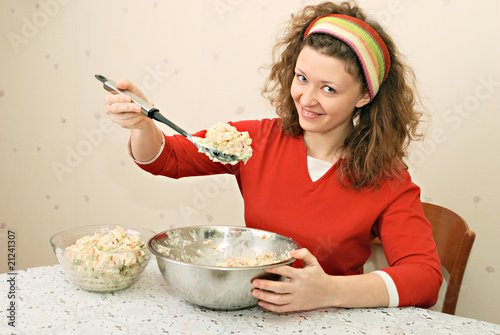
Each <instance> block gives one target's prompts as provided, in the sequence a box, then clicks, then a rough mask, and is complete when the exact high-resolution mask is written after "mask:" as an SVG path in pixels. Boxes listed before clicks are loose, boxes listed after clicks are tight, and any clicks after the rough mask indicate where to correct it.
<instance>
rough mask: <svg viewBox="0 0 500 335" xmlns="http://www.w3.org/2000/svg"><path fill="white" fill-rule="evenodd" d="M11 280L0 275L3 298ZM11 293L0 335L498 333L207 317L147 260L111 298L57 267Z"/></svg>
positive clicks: (462, 324) (379, 318)
mask: <svg viewBox="0 0 500 335" xmlns="http://www.w3.org/2000/svg"><path fill="white" fill-rule="evenodd" d="M11 277H12V275H9V274H8V273H4V274H0V292H1V295H2V297H5V296H8V295H9V291H10V290H11V286H10V283H13V282H12V281H10V282H9V279H10V278H11ZM12 292H13V294H14V296H11V297H9V299H4V298H2V299H1V301H2V307H1V308H0V320H1V321H0V333H1V334H92V335H97V334H176V335H177V334H426V335H431V334H467V335H471V334H500V325H495V324H491V323H487V322H482V321H478V320H474V319H468V318H463V317H458V316H451V315H447V314H442V313H439V312H434V311H429V310H425V309H419V308H383V309H337V308H329V309H321V310H315V311H308V312H298V313H287V314H276V313H272V312H268V311H265V310H263V309H261V308H260V307H257V306H256V307H251V308H247V309H243V310H238V311H213V310H209V309H204V308H201V307H198V306H194V305H192V304H190V303H187V302H185V301H183V300H182V299H181V298H179V297H178V296H176V294H174V293H173V292H172V291H171V290H170V289H169V287H168V286H167V285H166V283H165V282H164V281H163V278H162V276H161V274H160V272H159V270H158V267H157V265H156V262H154V261H153V262H151V263H150V264H149V265H148V267H147V268H146V270H145V272H144V273H143V274H142V275H141V278H140V279H139V281H138V282H137V283H136V284H134V285H133V286H131V287H130V288H128V289H126V290H123V291H118V292H114V293H91V292H86V291H84V290H81V289H80V288H78V287H76V286H74V285H73V283H72V282H71V281H70V280H69V279H68V278H67V276H66V275H65V273H64V270H63V268H62V267H61V266H59V265H54V266H44V267H37V268H32V269H28V270H24V271H18V272H16V274H15V290H12ZM12 301H13V302H14V307H15V312H14V313H12V308H11V310H10V311H9V308H10V303H11V302H12ZM9 315H14V316H15V317H14V318H11V319H14V320H15V322H14V325H15V327H12V324H11V325H9Z"/></svg>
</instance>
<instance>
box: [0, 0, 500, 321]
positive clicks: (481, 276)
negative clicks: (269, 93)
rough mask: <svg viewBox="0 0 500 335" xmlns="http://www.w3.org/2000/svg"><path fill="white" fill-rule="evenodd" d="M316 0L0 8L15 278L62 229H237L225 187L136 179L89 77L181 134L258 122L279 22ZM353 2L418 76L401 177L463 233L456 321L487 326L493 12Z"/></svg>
mask: <svg viewBox="0 0 500 335" xmlns="http://www.w3.org/2000/svg"><path fill="white" fill-rule="evenodd" d="M316 2H318V1H305V0H267V1H266V0H252V1H250V0H183V1H171V0H164V1H162V0H144V1H140V2H139V1H131V0H120V1H119V0H106V1H97V0H88V1H83V0H23V1H18V0H2V2H1V3H0V9H1V11H0V15H1V19H0V60H1V61H0V70H1V75H0V159H1V165H0V171H1V173H0V186H1V187H0V246H1V248H2V249H6V245H7V231H9V230H11V231H15V232H16V256H17V258H16V267H17V268H18V269H23V268H27V267H35V266H42V265H47V264H54V263H56V259H55V257H54V255H53V252H52V250H51V248H50V244H49V238H50V236H51V235H53V234H54V233H56V232H58V231H60V230H63V229H67V228H70V227H74V226H81V225H90V224H132V225H141V226H144V227H147V228H150V229H153V230H155V231H161V230H165V229H169V228H173V227H178V226H185V225H197V224H234V225H243V224H244V222H243V214H242V212H243V206H242V201H241V198H240V195H239V191H238V189H237V186H236V183H235V181H234V180H233V179H232V178H231V177H229V176H217V177H203V178H198V179H194V178H190V179H185V180H179V181H174V180H168V179H166V178H160V177H154V176H151V175H149V174H146V173H144V172H142V171H141V170H140V169H139V168H137V167H136V166H135V164H134V163H133V162H132V160H131V159H130V158H129V156H128V154H127V150H126V144H127V140H128V132H127V131H126V130H123V129H121V128H119V127H118V126H116V125H114V124H113V123H111V122H110V120H109V119H108V118H107V116H106V114H105V113H104V102H103V98H104V95H105V92H104V90H103V89H102V87H101V85H100V83H99V82H98V81H96V80H95V78H94V75H95V74H102V75H104V76H107V77H109V78H111V79H114V80H120V79H124V78H128V79H130V80H132V81H133V82H135V83H136V84H138V85H139V86H140V87H141V88H142V90H143V91H144V92H145V93H146V94H147V96H148V98H149V100H150V101H153V102H154V103H155V105H156V106H157V107H158V108H159V109H160V110H161V111H162V113H163V114H164V115H165V116H167V117H169V118H171V119H172V120H173V121H174V122H176V123H178V124H179V125H180V126H182V127H183V128H185V129H187V130H189V131H193V132H194V131H197V130H200V129H203V128H206V127H209V126H211V125H213V124H215V123H217V122H219V121H220V122H226V121H229V120H241V119H255V118H263V117H273V116H274V112H273V110H272V109H271V107H270V106H269V104H268V103H267V101H265V100H264V99H263V98H262V97H261V96H260V88H261V87H262V84H263V81H264V78H265V75H266V72H265V69H263V68H262V66H263V65H266V64H268V63H269V62H270V61H271V46H272V44H273V42H274V38H275V36H276V34H277V32H278V31H279V28H280V27H281V23H283V22H284V21H286V20H287V19H288V18H289V17H290V14H291V13H293V12H295V11H296V10H298V9H299V8H301V7H302V6H303V5H306V4H310V3H316ZM359 4H360V5H361V6H363V7H364V8H366V10H367V11H368V12H369V13H370V14H371V15H373V16H376V17H377V18H378V19H379V20H380V21H381V22H382V23H383V24H384V25H385V26H387V27H388V29H389V31H390V32H391V33H392V35H393V37H394V39H395V40H396V42H397V43H398V45H399V47H400V49H401V51H402V52H403V53H404V54H406V56H407V59H408V61H409V62H410V64H412V66H413V67H414V69H415V71H416V73H417V76H418V78H419V84H420V87H421V90H422V93H423V96H424V102H425V110H426V112H427V114H428V117H427V119H426V120H427V122H426V123H425V124H424V125H423V126H424V129H425V131H426V138H425V141H423V142H420V143H416V144H414V145H412V147H411V156H410V158H409V165H410V169H411V173H412V176H413V178H414V180H415V182H416V183H417V184H419V186H421V188H422V197H423V200H424V201H428V202H433V203H436V204H440V205H442V206H446V207H448V208H450V209H452V210H454V211H456V212H458V213H459V214H460V215H462V216H463V217H464V218H465V219H466V220H467V221H468V222H469V225H470V227H471V229H472V230H474V231H475V232H476V233H477V239H476V244H475V245H474V248H473V251H472V254H471V258H470V261H469V265H468V268H467V271H466V274H465V279H464V283H463V290H462V293H461V296H460V301H459V305H458V310H457V314H459V315H463V316H468V317H474V318H479V319H482V320H486V321H491V322H495V323H500V318H499V316H498V301H499V300H500V293H499V292H500V280H499V279H498V276H499V272H500V260H499V257H498V254H499V253H500V247H499V244H498V237H499V236H500V226H499V225H498V224H497V221H498V217H499V206H498V198H499V197H498V196H499V192H498V189H500V179H499V177H498V174H497V172H498V171H499V168H500V158H499V156H498V152H500V134H499V132H498V131H497V127H498V125H499V124H500V117H499V113H498V112H499V111H498V106H499V105H500V94H499V92H500V56H499V55H500V44H499V43H498V31H500V19H499V18H500V17H499V13H500V9H499V6H500V4H499V1H498V0H483V1H477V2H474V4H472V2H469V1H465V0H440V1H436V0H433V1H431V0H420V1H409V0H371V1H369V0H362V1H361V0H360V1H359ZM162 129H163V130H164V131H165V133H167V134H169V133H172V132H171V131H170V130H169V129H168V128H165V127H162ZM1 254H2V255H4V250H2V251H1ZM0 271H1V272H6V271H7V260H6V259H4V260H1V261H0Z"/></svg>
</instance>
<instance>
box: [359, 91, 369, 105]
mask: <svg viewBox="0 0 500 335" xmlns="http://www.w3.org/2000/svg"><path fill="white" fill-rule="evenodd" d="M369 102H370V92H368V91H365V92H364V93H363V95H362V96H361V98H360V99H359V100H358V102H357V103H356V108H361V107H363V106H364V105H366V104H367V103H369Z"/></svg>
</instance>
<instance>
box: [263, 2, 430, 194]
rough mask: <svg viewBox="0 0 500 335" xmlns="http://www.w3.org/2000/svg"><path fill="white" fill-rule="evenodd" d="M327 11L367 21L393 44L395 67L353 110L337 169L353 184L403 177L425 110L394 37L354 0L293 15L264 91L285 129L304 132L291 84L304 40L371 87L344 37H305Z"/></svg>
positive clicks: (296, 133)
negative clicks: (364, 102) (368, 99)
mask: <svg viewBox="0 0 500 335" xmlns="http://www.w3.org/2000/svg"><path fill="white" fill-rule="evenodd" d="M327 14H343V15H349V16H352V17H355V18H357V19H359V20H362V21H364V22H366V23H367V24H368V25H370V26H371V27H372V28H373V29H375V31H376V32H377V33H378V34H379V36H380V37H381V38H382V40H383V41H384V43H385V44H386V46H387V49H388V50H389V54H390V58H391V67H390V70H389V73H388V75H387V78H386V80H385V82H384V83H383V84H382V85H381V86H380V89H379V92H378V93H377V95H376V96H375V98H374V99H373V101H371V102H370V103H368V104H367V105H365V106H363V107H361V108H358V109H356V110H355V111H354V113H353V116H352V122H353V126H354V127H353V130H352V132H351V133H350V134H349V135H348V136H347V138H346V139H345V142H344V145H343V146H342V147H341V148H339V150H341V155H342V159H341V160H340V161H339V169H338V170H337V171H338V172H339V173H338V178H339V180H340V181H341V182H342V183H343V184H344V185H346V186H349V187H352V188H354V189H355V190H360V189H363V188H371V187H377V186H378V185H379V184H380V181H381V178H383V177H387V178H393V177H399V176H400V172H401V170H402V169H407V165H406V164H405V163H404V161H403V160H404V158H405V157H406V150H407V148H408V145H409V143H410V141H411V140H416V139H419V138H420V137H421V134H419V132H418V129H417V127H418V123H419V121H420V118H421V116H422V113H420V112H419V111H418V110H417V106H418V104H419V102H420V100H419V97H418V94H417V93H416V92H417V91H416V89H415V87H416V80H415V75H414V72H413V71H412V69H411V68H410V67H408V66H407V65H406V64H405V63H404V60H403V57H402V55H401V54H400V53H399V51H398V50H397V48H396V46H395V43H394V41H393V40H392V39H391V37H390V36H389V35H388V34H387V33H386V32H385V31H384V30H383V29H382V27H381V26H380V25H379V24H378V23H377V22H374V21H373V20H371V19H369V18H367V16H366V15H365V13H364V12H363V10H362V9H361V8H359V7H358V6H357V5H356V4H355V3H354V2H352V1H350V2H342V3H340V4H336V3H333V2H330V1H327V2H323V3H321V4H318V5H311V6H307V7H304V8H303V9H302V10H301V11H299V12H298V13H297V14H296V15H292V18H291V20H290V21H289V23H288V26H287V27H286V30H285V34H283V35H282V36H280V37H278V41H277V43H276V45H275V46H274V49H273V56H274V63H273V64H272V65H271V68H270V74H269V76H268V78H267V81H266V82H265V86H264V88H263V90H262V94H263V95H264V96H265V97H266V98H268V99H269V100H270V102H271V104H272V105H273V107H275V108H276V113H277V114H278V116H279V117H280V118H281V120H282V125H283V126H282V127H283V131H284V133H285V134H286V135H289V136H300V135H301V134H302V132H303V130H302V128H301V127H300V125H299V117H298V112H297V109H296V107H295V104H294V101H293V99H292V97H291V94H290V87H291V85H292V81H293V79H294V76H295V64H296V62H297V58H298V56H299V53H300V51H301V50H302V48H303V47H304V46H306V45H307V46H309V47H312V48H313V49H315V50H316V51H319V52H321V53H323V54H326V55H329V56H332V57H335V58H338V59H342V60H344V61H345V63H346V70H347V71H348V72H349V73H350V74H351V75H353V76H354V77H356V78H359V80H362V81H363V83H364V86H365V89H367V86H366V81H365V80H364V77H363V74H362V72H361V66H360V63H359V61H358V59H357V57H356V55H355V53H354V52H353V51H352V50H351V48H350V47H348V46H347V45H346V44H345V43H343V42H341V41H340V40H338V39H336V38H334V37H332V36H329V35H325V34H311V35H309V36H308V37H307V38H306V39H305V40H303V36H304V33H305V30H306V29H307V27H308V26H309V24H310V23H311V22H312V21H313V20H314V19H316V18H317V17H319V16H324V15H327Z"/></svg>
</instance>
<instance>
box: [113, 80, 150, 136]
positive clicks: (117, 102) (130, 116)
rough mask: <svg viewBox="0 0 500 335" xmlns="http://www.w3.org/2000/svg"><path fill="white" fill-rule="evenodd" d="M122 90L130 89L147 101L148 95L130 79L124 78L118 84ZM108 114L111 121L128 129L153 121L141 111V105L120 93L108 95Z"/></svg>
mask: <svg viewBox="0 0 500 335" xmlns="http://www.w3.org/2000/svg"><path fill="white" fill-rule="evenodd" d="M116 87H117V88H118V89H120V90H128V91H130V92H132V93H133V94H135V95H137V96H138V97H139V98H141V99H143V100H144V101H147V99H146V96H145V95H144V94H143V93H142V92H141V91H140V90H139V89H138V88H137V86H135V85H134V84H132V83H131V82H130V81H128V80H122V81H120V82H118V83H117V84H116ZM105 101H106V108H105V111H106V114H108V115H109V117H110V119H111V121H113V122H115V123H116V124H118V125H119V126H121V127H123V128H126V129H141V128H143V127H145V125H146V124H147V123H149V122H153V121H152V120H151V119H149V118H148V117H147V116H146V115H144V114H143V113H142V112H141V107H140V106H139V105H137V104H135V103H134V102H132V99H130V97H129V96H127V95H123V94H119V93H109V94H107V95H106V98H105Z"/></svg>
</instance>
